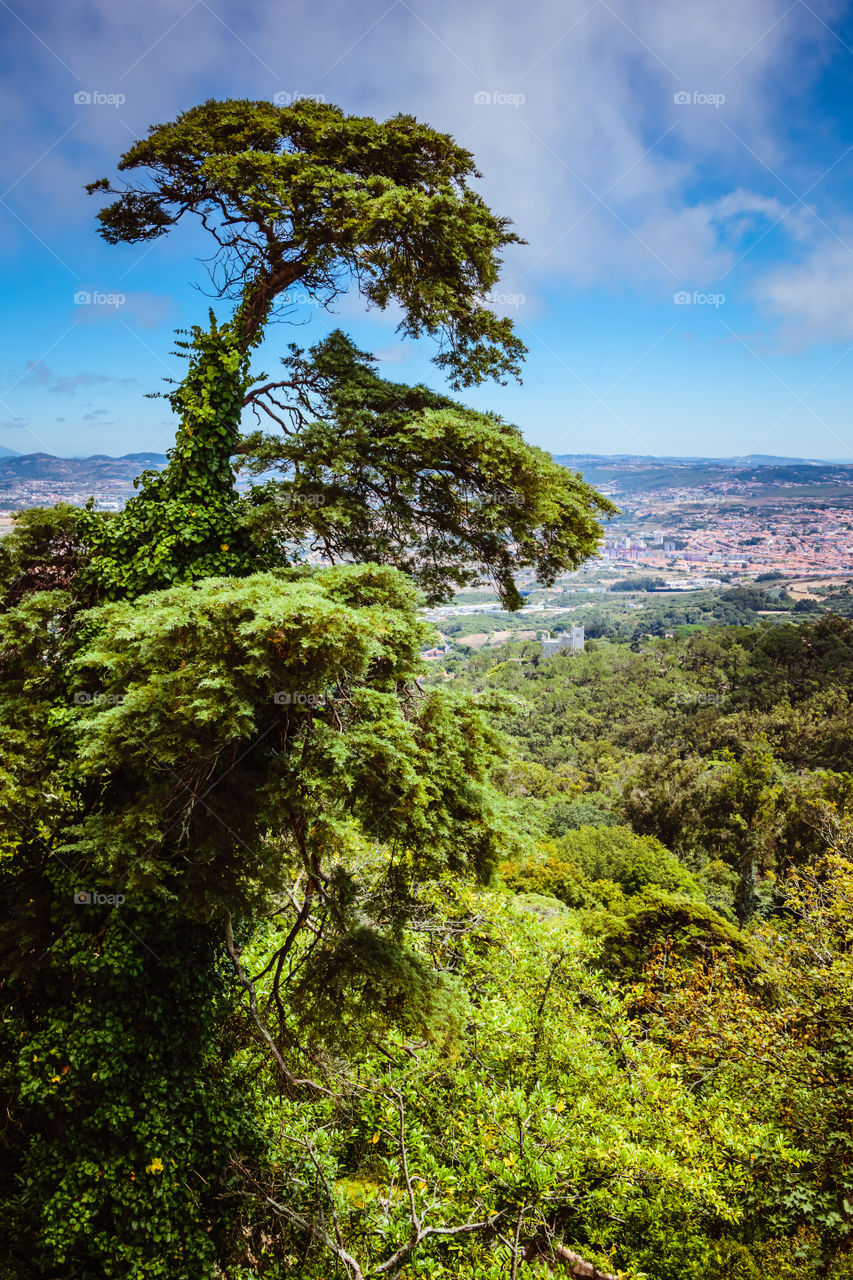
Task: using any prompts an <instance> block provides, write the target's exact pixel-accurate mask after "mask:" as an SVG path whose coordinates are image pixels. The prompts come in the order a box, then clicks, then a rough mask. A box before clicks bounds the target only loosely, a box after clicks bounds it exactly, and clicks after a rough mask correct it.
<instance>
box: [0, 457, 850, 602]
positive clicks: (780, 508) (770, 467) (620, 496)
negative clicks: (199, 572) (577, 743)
mask: <svg viewBox="0 0 853 1280" xmlns="http://www.w3.org/2000/svg"><path fill="white" fill-rule="evenodd" d="M558 460H559V461H561V462H563V463H564V465H566V466H568V467H570V468H571V469H573V470H577V471H579V472H580V473H581V474H583V476H584V479H586V480H588V481H589V482H590V483H592V484H594V485H596V486H597V487H598V488H599V489H601V490H602V492H605V493H606V494H607V495H608V496H609V497H611V498H612V499H613V500H614V501H615V502H616V503H617V504H618V505H619V507H620V510H621V514H620V515H619V516H617V517H616V518H615V519H614V520H612V521H610V522H609V524H608V525H607V526H606V527H605V540H604V543H603V546H602V548H601V554H600V557H599V559H598V560H597V561H593V562H591V564H590V566H589V567H590V568H594V566H595V565H596V564H598V565H599V566H600V567H602V568H605V567H606V568H616V569H624V570H626V571H627V572H631V571H634V572H637V571H643V572H648V573H651V574H653V575H655V576H659V577H660V579H661V582H660V585H661V587H664V586H665V587H666V588H667V589H669V590H702V589H705V588H708V587H712V586H714V585H719V583H720V581H721V578H722V577H727V579H728V580H731V577H732V575H736V576H744V575H746V576H748V577H755V576H757V575H759V574H765V573H772V572H779V573H782V574H784V575H786V576H791V577H796V576H801V575H803V574H820V575H825V576H826V577H827V578H832V577H834V576H844V575H849V574H851V573H853V464H851V465H845V464H833V463H813V462H805V461H802V462H801V461H798V460H793V459H792V460H783V459H774V460H771V461H768V462H756V461H755V460H740V461H725V460H714V459H696V460H689V459H650V458H638V459H631V458H619V459H610V458H606V457H603V456H602V457H598V456H594V455H578V456H563V457H559V458H558ZM165 462H166V458H165V456H164V455H163V454H155V453H141V454H128V455H126V456H125V457H123V458H108V457H104V456H99V457H93V458H56V457H53V456H52V455H49V454H28V455H12V456H7V457H0V532H2V531H3V530H4V529H8V528H9V527H10V525H11V521H12V518H13V516H14V513H15V512H16V511H19V510H21V509H23V508H25V507H32V506H51V505H53V504H54V503H56V502H69V503H72V504H75V505H82V504H83V503H85V502H86V501H87V500H88V499H89V498H90V497H91V498H93V499H94V503H95V506H96V507H97V508H99V509H101V510H105V511H118V510H120V509H121V508H122V507H123V506H124V504H125V503H126V502H127V500H128V498H129V497H130V496H131V495H132V494H133V493H134V484H133V482H134V479H135V478H136V476H138V475H139V473H140V472H141V471H143V470H145V469H148V468H152V469H154V468H160V467H162V466H164V465H165ZM588 576H589V575H586V577H587V579H588ZM563 585H564V587H565V585H566V583H565V582H564V584H563ZM585 587H586V590H594V589H595V584H594V583H593V582H591V581H589V580H587V581H586V583H585ZM605 589H606V585H602V586H601V590H605ZM476 607H477V606H476V605H471V606H466V605H464V604H462V605H459V606H458V608H460V609H464V608H476Z"/></svg>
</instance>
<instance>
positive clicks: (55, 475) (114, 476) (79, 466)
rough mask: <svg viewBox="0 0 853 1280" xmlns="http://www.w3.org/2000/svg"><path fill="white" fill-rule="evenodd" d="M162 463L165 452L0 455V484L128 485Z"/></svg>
mask: <svg viewBox="0 0 853 1280" xmlns="http://www.w3.org/2000/svg"><path fill="white" fill-rule="evenodd" d="M165 465H166V455H165V453H126V454H125V455H124V456H123V457H121V458H110V457H108V456H107V455H106V454H105V453H98V454H95V455H94V456H93V457H91V458H57V457H55V456H54V455H53V454H52V453H24V454H15V455H11V456H6V455H3V456H0V484H6V485H9V484H14V483H15V482H16V481H20V480H46V481H49V482H54V483H63V484H79V485H81V486H92V487H94V488H98V487H99V486H101V485H103V484H121V483H127V484H130V483H131V482H132V481H133V480H134V479H135V478H136V476H138V475H139V473H140V471H145V470H148V469H154V468H160V467H164V466H165Z"/></svg>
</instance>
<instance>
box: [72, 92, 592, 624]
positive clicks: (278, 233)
mask: <svg viewBox="0 0 853 1280" xmlns="http://www.w3.org/2000/svg"><path fill="white" fill-rule="evenodd" d="M119 169H120V171H121V172H122V173H125V174H127V173H130V172H131V171H136V170H140V171H141V181H140V185H136V186H134V185H133V184H132V183H130V184H129V185H127V186H125V187H124V188H119V189H115V188H113V187H111V186H110V183H109V182H108V181H107V180H106V179H101V180H99V181H98V182H94V183H91V184H90V185H89V188H88V189H89V191H91V192H103V191H106V192H110V193H111V194H113V195H117V196H118V199H117V200H115V201H114V202H113V203H111V204H109V205H107V206H106V207H105V208H103V209H102V210H101V212H100V214H99V219H100V223H101V233H102V235H103V236H104V238H105V239H106V240H107V241H108V242H109V243H111V244H115V243H138V242H141V241H146V240H151V239H155V238H157V237H158V236H161V235H163V234H164V233H165V232H166V231H167V230H168V229H169V228H170V227H172V226H174V225H175V224H176V223H177V222H179V221H180V220H181V219H182V218H183V217H185V216H186V215H187V214H194V215H196V216H198V217H199V218H200V220H201V222H202V225H203V226H204V228H205V229H206V230H207V231H208V232H210V233H211V235H212V236H213V238H214V241H215V244H216V250H215V253H216V257H215V265H214V268H213V275H214V280H215V282H216V284H217V286H218V289H219V292H220V294H221V295H223V296H225V297H229V298H233V299H235V300H236V302H237V305H236V307H235V309H234V313H233V315H232V316H231V317H230V318H229V319H228V320H227V321H226V322H224V323H218V322H217V320H216V319H215V317H214V315H213V314H212V313H211V316H210V327H209V329H208V330H206V331H205V330H202V329H200V328H198V327H196V328H194V329H193V330H192V331H191V335H190V339H191V340H190V341H189V342H187V343H182V344H181V348H182V354H184V355H187V356H188V358H189V360H190V368H189V372H188V374H187V376H186V377H185V378H184V379H182V381H181V382H180V383H179V384H177V386H176V387H175V389H174V390H173V391H172V392H171V393H170V394H169V397H168V399H169V401H170V403H171V406H172V408H173V410H174V411H175V413H176V415H177V416H178V418H179V421H180V427H179V430H178V436H177V440H176V443H175V445H174V447H173V448H172V450H171V451H170V454H169V459H170V460H169V466H168V467H167V468H166V471H165V472H163V473H154V472H150V473H147V474H146V475H144V476H143V477H142V491H141V493H140V494H138V495H137V496H136V497H135V498H134V499H132V500H131V502H130V503H128V505H127V507H126V508H125V510H124V511H122V512H121V513H120V514H118V515H116V516H115V517H113V518H112V519H109V520H106V521H105V520H104V519H103V518H102V517H99V516H98V515H97V514H96V513H94V512H92V513H91V514H90V518H89V519H88V520H87V521H86V523H85V525H84V529H83V534H84V544H85V550H86V552H87V554H88V557H89V565H88V569H87V573H86V580H87V582H88V585H89V589H90V593H91V595H92V597H93V598H94V599H118V598H120V597H122V596H124V595H129V596H136V595H139V594H141V593H142V592H143V591H146V590H157V589H158V588H162V587H167V586H170V585H171V584H172V583H174V582H180V581H191V580H193V579H195V578H197V577H199V576H206V575H215V574H234V573H241V574H242V573H247V572H251V570H252V569H253V568H257V567H258V566H259V565H262V566H264V567H274V566H276V565H284V564H290V563H294V562H296V561H298V560H299V559H300V558H303V557H304V556H305V555H306V554H307V553H308V552H310V551H317V552H320V553H321V554H322V555H323V556H324V558H325V559H327V560H332V561H333V562H340V561H351V560H371V561H379V562H381V563H387V564H393V565H394V566H395V567H397V568H399V569H402V570H404V571H405V572H407V573H409V574H411V575H412V576H413V577H414V578H415V579H416V581H418V583H419V584H420V586H421V588H422V589H423V590H424V592H425V594H426V595H427V597H428V599H430V600H441V599H446V598H448V596H449V595H451V594H452V592H453V589H454V588H455V587H456V586H458V585H459V584H463V583H467V582H477V581H481V580H488V581H492V582H494V584H495V586H496V588H497V590H498V591H499V592H500V594H501V597H502V599H503V600H504V602H505V603H506V604H507V605H508V606H509V607H510V608H513V609H515V608H517V607H518V606H519V604H520V603H521V598H520V596H519V594H518V590H517V588H516V586H515V574H516V573H517V572H518V570H519V569H520V568H523V567H525V566H527V565H535V566H536V569H537V573H539V574H540V576H541V577H542V579H543V580H544V581H546V582H553V581H554V578H555V577H556V576H557V574H558V573H560V572H561V571H563V570H565V569H566V568H574V567H576V566H577V565H578V564H579V563H580V562H581V561H582V560H583V559H585V558H586V557H587V556H589V555H590V554H591V553H592V552H593V551H594V549H595V547H596V545H597V543H598V541H599V538H600V528H599V526H598V524H597V521H596V517H597V516H599V515H607V514H610V513H612V512H613V511H614V510H615V508H614V507H613V504H612V503H610V502H609V501H608V500H607V499H605V498H602V497H601V496H600V495H599V494H597V493H596V492H595V491H594V490H593V489H592V488H591V487H590V486H589V485H586V484H584V483H583V481H582V480H581V478H580V477H579V476H577V475H575V474H573V473H571V472H568V471H566V470H565V469H564V468H562V467H560V466H558V465H557V464H556V463H554V462H553V461H552V459H551V458H550V457H549V456H548V455H547V454H545V453H543V452H542V451H541V450H538V449H534V448H532V447H531V446H529V445H527V444H525V442H524V440H523V438H522V436H521V433H520V432H519V431H518V430H517V428H515V427H512V426H510V425H508V424H506V423H504V422H502V421H501V420H500V419H499V418H498V417H497V416H496V415H488V414H483V413H474V412H473V411H472V410H470V409H468V408H466V407H465V406H464V405H461V404H458V403H456V402H455V401H453V400H452V399H450V398H449V397H448V396H446V395H438V394H436V393H435V392H432V391H430V390H429V389H428V388H426V387H423V386H419V387H404V386H401V385H399V384H394V383H390V382H386V381H384V380H383V379H381V378H380V377H378V376H377V374H376V373H375V370H374V361H373V360H372V358H371V357H370V356H369V355H368V354H366V353H364V352H360V351H358V350H357V349H356V348H355V347H354V346H353V345H352V344H351V343H350V342H349V340H348V339H347V338H346V336H345V335H344V334H342V333H340V332H339V331H336V332H334V333H333V334H331V335H330V336H329V337H328V338H327V339H326V340H325V341H324V342H322V343H320V344H319V345H318V346H317V347H315V348H313V349H312V351H311V353H310V355H309V356H308V357H306V356H305V355H304V353H303V352H301V351H299V349H298V348H296V347H295V346H293V345H291V348H290V355H289V356H288V357H286V358H285V360H284V365H285V376H284V377H282V378H279V379H277V380H272V381H270V380H267V376H266V374H264V373H257V374H254V375H253V374H252V372H251V370H250V357H251V354H252V351H253V349H254V348H255V347H256V346H257V345H258V343H259V342H260V341H261V339H262V338H263V336H264V331H265V328H266V326H267V325H268V324H269V323H270V321H271V320H272V319H273V318H274V317H275V315H276V311H277V309H280V308H281V307H282V306H283V307H285V308H286V307H287V303H288V300H289V297H290V293H289V291H292V290H293V289H294V288H295V287H297V286H298V287H299V289H300V290H301V291H302V293H303V294H304V295H306V296H307V297H309V298H311V299H312V300H314V301H315V302H317V303H318V304H323V305H330V304H331V303H332V302H333V300H334V299H335V298H336V297H337V296H338V294H340V293H341V292H343V291H344V290H346V289H347V288H349V287H353V286H354V287H355V289H356V290H357V291H358V293H359V294H360V295H361V296H362V298H363V299H365V300H366V301H367V302H368V303H369V304H372V305H375V306H378V307H380V308H382V309H383V310H384V309H385V308H386V307H388V306H389V305H395V306H397V307H399V308H400V309H401V311H402V317H403V318H402V320H401V322H400V326H399V327H400V329H401V330H402V331H403V332H404V334H406V335H407V336H408V337H410V338H416V337H418V336H419V335H421V334H427V335H430V336H432V337H435V338H438V339H439V340H440V349H439V354H438V356H437V358H436V359H437V363H438V364H439V366H440V367H441V368H443V369H446V370H447V371H448V372H449V374H450V375H451V382H452V385H453V386H454V387H459V386H469V385H472V384H477V383H480V382H482V381H483V380H484V379H486V378H488V377H500V376H502V375H504V374H507V373H511V374H517V373H518V370H519V362H520V359H521V358H522V356H523V354H524V347H523V345H522V343H521V342H520V341H519V339H518V338H517V336H516V335H515V333H514V332H513V328H512V324H511V322H510V321H509V320H506V319H500V318H498V317H497V316H496V315H495V314H494V312H493V311H492V310H491V309H490V307H489V306H488V304H487V298H488V294H489V291H490V289H491V288H492V286H493V285H494V284H495V282H496V280H497V278H498V273H499V269H500V256H499V254H500V251H501V249H502V248H503V247H504V246H505V245H507V244H509V243H512V242H513V241H517V240H518V237H517V236H515V235H514V234H513V233H512V232H511V231H510V230H509V229H508V223H507V222H506V220H505V219H502V218H497V217H495V216H494V215H493V214H492V213H491V212H490V210H489V209H488V207H487V206H486V205H485V204H484V202H483V200H482V199H481V197H480V196H479V195H477V194H476V193H475V192H474V191H473V190H472V189H471V187H470V186H469V185H468V183H469V180H470V179H472V178H476V177H478V176H479V175H478V174H477V170H476V169H475V167H474V163H473V158H472V156H471V155H470V153H469V152H467V151H465V150H464V149H463V148H461V147H458V146H457V145H456V144H455V143H454V142H453V140H452V139H451V138H449V137H447V135H445V134H440V133H436V131H435V130H433V129H430V128H428V127H427V126H426V125H422V124H419V123H418V122H417V121H416V120H415V119H414V118H413V117H411V116H395V117H394V118H393V119H391V120H389V121H387V122H385V123H384V124H379V123H378V122H377V121H375V120H371V119H366V118H363V117H360V116H346V115H344V113H343V112H342V111H340V110H339V108H337V107H333V106H329V105H326V104H321V103H316V102H308V101H307V100H300V101H299V102H297V103H296V104H294V105H293V106H291V107H277V106H275V105H273V104H272V103H270V102H247V101H232V102H214V101H210V102H207V103H204V104H203V105H202V106H199V107H194V108H193V109H192V110H190V111H187V112H184V113H183V114H182V115H181V116H179V117H178V118H177V120H175V121H173V122H172V123H171V124H167V125H156V126H153V127H152V128H151V130H150V131H149V137H148V138H147V139H145V140H144V141H141V142H137V143H136V144H135V145H134V146H133V147H131V149H130V150H129V151H128V152H126V153H125V155H124V156H122V158H121V161H120V162H119ZM248 407H251V408H252V409H253V410H254V411H255V413H256V415H257V416H258V418H260V417H261V416H262V415H263V416H264V420H265V421H271V422H273V423H274V424H275V427H276V430H277V432H279V433H280V435H276V436H275V437H272V436H269V435H264V434H262V433H260V432H255V433H253V434H251V435H250V436H248V437H245V438H243V437H241V435H240V427H241V414H242V412H243V410H245V409H247V408H248ZM235 455H239V456H240V457H241V458H242V459H244V460H246V461H247V462H248V463H249V465H250V466H251V469H252V470H253V471H255V472H265V471H267V470H269V468H270V467H272V468H274V469H276V470H277V471H279V472H280V473H281V479H279V480H278V481H275V482H270V483H268V484H266V485H265V486H259V487H256V488H255V490H254V491H253V492H252V493H251V495H250V496H249V497H248V498H247V499H242V498H239V497H238V496H237V493H236V490H235V487H234V476H233V470H232V459H233V458H234V456H235Z"/></svg>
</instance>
